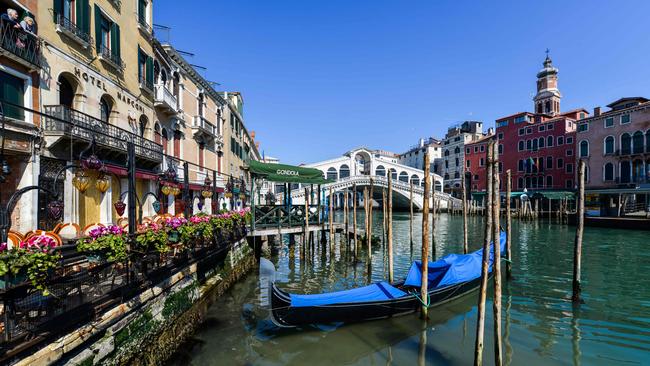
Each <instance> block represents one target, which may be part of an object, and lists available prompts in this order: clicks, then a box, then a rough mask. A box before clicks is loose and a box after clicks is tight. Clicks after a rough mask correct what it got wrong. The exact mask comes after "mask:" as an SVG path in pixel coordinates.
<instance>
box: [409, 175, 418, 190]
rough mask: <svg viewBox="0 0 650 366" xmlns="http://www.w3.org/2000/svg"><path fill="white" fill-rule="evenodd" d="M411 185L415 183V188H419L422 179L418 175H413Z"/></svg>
mask: <svg viewBox="0 0 650 366" xmlns="http://www.w3.org/2000/svg"><path fill="white" fill-rule="evenodd" d="M411 183H413V185H414V186H416V187H417V186H419V185H420V177H418V176H417V175H415V174H413V175H411Z"/></svg>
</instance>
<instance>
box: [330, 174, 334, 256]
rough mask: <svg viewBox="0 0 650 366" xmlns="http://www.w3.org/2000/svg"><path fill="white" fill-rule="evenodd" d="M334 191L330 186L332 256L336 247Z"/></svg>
mask: <svg viewBox="0 0 650 366" xmlns="http://www.w3.org/2000/svg"><path fill="white" fill-rule="evenodd" d="M333 201H334V191H333V189H332V187H331V186H330V202H329V223H330V257H331V256H333V247H334V202H333Z"/></svg>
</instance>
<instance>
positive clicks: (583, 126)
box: [578, 123, 589, 132]
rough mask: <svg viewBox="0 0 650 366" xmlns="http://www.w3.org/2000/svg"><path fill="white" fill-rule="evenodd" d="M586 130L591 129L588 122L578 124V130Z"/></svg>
mask: <svg viewBox="0 0 650 366" xmlns="http://www.w3.org/2000/svg"><path fill="white" fill-rule="evenodd" d="M586 131H589V124H588V123H581V124H579V125H578V132H586Z"/></svg>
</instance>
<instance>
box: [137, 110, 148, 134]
mask: <svg viewBox="0 0 650 366" xmlns="http://www.w3.org/2000/svg"><path fill="white" fill-rule="evenodd" d="M147 123H149V120H148V119H147V116H145V115H144V114H143V115H141V116H140V120H139V121H138V132H139V133H140V137H144V133H145V132H146V131H147Z"/></svg>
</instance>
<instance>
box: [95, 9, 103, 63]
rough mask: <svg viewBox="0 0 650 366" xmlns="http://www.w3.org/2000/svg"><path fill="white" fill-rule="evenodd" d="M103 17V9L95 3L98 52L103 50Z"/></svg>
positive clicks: (96, 46)
mask: <svg viewBox="0 0 650 366" xmlns="http://www.w3.org/2000/svg"><path fill="white" fill-rule="evenodd" d="M102 18H103V16H102V11H101V10H100V9H99V6H97V4H95V48H97V53H101V52H102V50H101V48H102Z"/></svg>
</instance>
